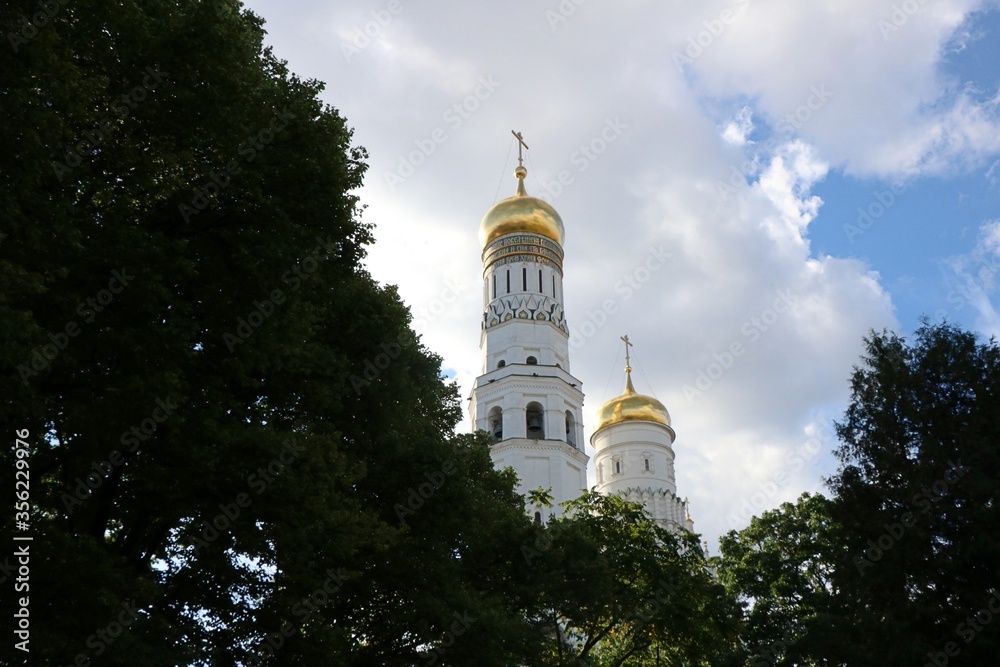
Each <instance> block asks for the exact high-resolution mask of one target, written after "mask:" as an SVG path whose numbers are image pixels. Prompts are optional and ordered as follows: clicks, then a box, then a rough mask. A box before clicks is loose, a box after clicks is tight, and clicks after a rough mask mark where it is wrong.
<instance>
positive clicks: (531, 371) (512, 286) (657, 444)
mask: <svg viewBox="0 0 1000 667" xmlns="http://www.w3.org/2000/svg"><path fill="white" fill-rule="evenodd" d="M514 136H515V137H517V140H518V144H519V146H518V166H517V169H516V170H515V171H514V176H515V177H516V178H517V191H516V193H515V194H514V196H513V197H509V198H507V199H504V200H502V201H500V202H497V203H496V204H495V205H494V206H493V207H492V208H491V209H490V210H489V211H487V213H486V215H485V216H484V217H483V220H482V223H481V224H480V227H479V240H480V243H481V245H482V260H483V317H482V322H481V332H480V341H479V348H480V351H481V353H482V368H481V375H480V376H479V377H478V378H476V381H475V384H474V386H473V389H472V396H471V399H470V405H469V410H470V417H471V422H472V425H473V428H475V429H477V430H483V431H486V432H488V433H489V434H490V435H491V436H492V438H493V445H492V448H491V455H492V458H493V463H494V465H496V466H497V467H498V468H506V467H508V466H509V467H511V468H513V469H514V470H515V472H516V473H517V475H518V478H519V480H520V491H521V493H524V494H527V493H528V492H529V491H533V490H536V489H542V490H546V489H551V491H550V493H551V496H552V502H553V506H552V507H550V508H546V507H531V508H529V511H531V512H532V513H533V514H534V518H535V519H536V520H539V521H545V520H547V519H548V516H549V515H550V514H552V513H556V514H558V513H559V512H561V511H562V509H561V508H560V507H559V503H562V502H564V501H567V500H573V499H575V498H577V497H579V496H580V495H581V493H582V492H584V491H585V490H586V489H587V488H588V484H587V464H588V462H589V461H590V457H589V456H588V455H587V453H586V451H585V447H584V440H583V423H584V422H583V385H582V383H581V382H580V380H579V379H577V378H576V377H575V376H574V375H573V374H572V372H571V369H570V359H569V328H568V326H567V324H566V316H565V311H564V305H565V304H564V300H563V284H562V281H563V241H564V238H565V227H564V225H563V221H562V218H560V217H559V214H558V213H556V211H555V209H554V208H552V206H551V205H549V204H548V203H547V202H544V201H542V200H541V199H538V198H536V197H531V196H529V195H528V193H527V191H526V190H525V186H524V179H525V177H526V176H527V174H528V171H527V169H525V167H524V160H523V155H522V153H521V150H522V148H527V146H525V145H524V142H523V140H522V139H521V136H520V134H517V133H515V135H514ZM622 340H624V341H625V354H626V362H625V363H626V366H625V389H624V392H623V393H622V394H621V395H620V396H618V397H617V398H613V399H611V400H610V401H608V402H607V403H605V404H604V405H602V406H601V408H600V410H598V412H597V419H596V422H595V427H596V428H595V429H594V433H593V435H591V437H590V444H591V447H592V448H593V450H594V459H595V461H594V463H595V466H596V476H597V490H598V491H600V492H601V493H605V494H611V493H617V494H619V495H621V496H623V497H625V498H626V499H628V500H633V501H636V502H639V503H642V504H643V505H644V506H645V507H646V509H647V511H648V512H649V513H650V514H651V515H652V517H653V518H654V520H655V521H656V522H657V523H658V524H659V525H661V526H662V527H664V528H668V529H672V530H688V531H693V529H694V525H693V523H692V521H691V516H690V514H689V513H688V508H687V501H685V500H681V498H680V497H679V496H678V495H677V485H676V482H675V478H674V450H673V443H674V439H675V437H676V436H675V433H674V430H673V428H672V427H671V425H670V415H669V413H668V412H667V409H666V408H665V407H664V406H663V404H662V403H661V402H660V401H658V400H656V399H655V398H653V397H651V396H646V395H643V394H639V393H637V392H636V391H635V389H634V388H633V386H632V376H631V372H632V369H631V367H630V365H629V363H630V362H629V348H630V347H631V345H632V344H631V342H630V341H629V340H628V337H627V336H625V337H623V339H622Z"/></svg>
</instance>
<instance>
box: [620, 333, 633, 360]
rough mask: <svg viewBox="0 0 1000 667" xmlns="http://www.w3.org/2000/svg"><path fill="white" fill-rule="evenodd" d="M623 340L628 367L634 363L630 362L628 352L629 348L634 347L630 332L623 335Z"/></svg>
mask: <svg viewBox="0 0 1000 667" xmlns="http://www.w3.org/2000/svg"><path fill="white" fill-rule="evenodd" d="M622 340H623V341H625V366H627V367H628V368H631V367H632V364H631V363H629V354H628V352H629V350H628V349H629V348H630V347H632V343H631V342H630V341H629V339H628V334H626V335H624V336H622Z"/></svg>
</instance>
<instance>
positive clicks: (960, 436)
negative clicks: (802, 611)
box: [830, 322, 1000, 666]
mask: <svg viewBox="0 0 1000 667" xmlns="http://www.w3.org/2000/svg"><path fill="white" fill-rule="evenodd" d="M866 344H867V356H866V358H865V360H864V362H865V363H864V366H863V367H861V368H857V369H855V371H854V375H853V377H852V379H851V388H852V393H853V399H852V402H851V405H850V407H849V408H848V411H847V414H846V416H845V419H844V422H843V423H842V424H839V425H838V436H839V438H840V440H841V443H842V444H841V445H840V447H839V448H838V450H837V455H838V457H839V458H840V460H841V462H842V465H841V468H840V470H839V471H838V473H837V475H836V476H835V477H834V478H833V479H832V480H831V482H830V487H831V489H832V490H833V491H834V492H835V493H836V494H837V498H836V502H835V503H834V506H833V509H832V515H833V518H834V520H835V521H836V522H837V523H838V524H839V525H840V526H842V529H843V532H842V535H843V537H842V540H843V543H844V545H845V547H846V551H845V553H846V555H847V556H848V558H847V559H846V561H845V562H842V563H841V565H840V567H838V573H839V575H840V577H841V580H842V585H843V587H844V588H845V589H846V590H849V591H850V592H851V602H852V607H853V608H854V610H855V613H856V614H857V619H858V621H857V624H856V625H857V628H856V629H857V635H856V637H854V638H853V641H855V642H857V644H858V646H859V654H860V655H863V656H864V659H863V661H862V660H859V661H857V662H856V663H855V664H872V665H876V664H878V665H904V664H905V665H913V664H935V665H938V666H940V665H943V664H945V663H948V664H959V665H981V664H988V663H990V662H992V661H993V660H995V657H996V656H997V655H998V654H1000V633H998V632H997V629H996V626H995V625H989V624H988V622H987V619H988V617H991V616H993V613H994V611H1000V597H998V590H1000V589H998V585H997V582H998V581H1000V498H998V493H1000V450H998V448H997V442H1000V347H998V346H997V344H996V342H995V341H993V340H990V341H988V342H982V341H979V340H977V338H976V336H975V335H974V334H973V333H970V332H967V331H962V330H960V329H958V328H957V327H955V326H953V325H950V324H947V323H942V324H934V325H932V324H929V323H926V322H925V323H924V325H923V326H922V327H921V328H920V329H918V330H917V332H916V335H915V337H914V340H913V341H912V342H908V341H906V340H905V339H904V338H902V337H900V336H897V335H895V334H892V333H888V332H883V333H881V334H872V335H871V336H870V337H869V338H868V339H867V340H866ZM991 605H992V610H991V609H990V606H991ZM983 610H986V611H985V612H984V611H983ZM977 615H978V616H977Z"/></svg>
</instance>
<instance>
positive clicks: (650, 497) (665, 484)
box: [590, 420, 694, 532]
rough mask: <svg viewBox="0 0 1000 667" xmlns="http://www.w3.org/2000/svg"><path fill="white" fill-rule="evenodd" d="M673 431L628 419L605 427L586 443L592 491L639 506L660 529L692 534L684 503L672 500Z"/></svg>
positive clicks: (674, 487) (674, 486)
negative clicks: (590, 457)
mask: <svg viewBox="0 0 1000 667" xmlns="http://www.w3.org/2000/svg"><path fill="white" fill-rule="evenodd" d="M674 438H675V434H674V430H673V429H672V428H671V427H670V426H667V425H665V424H661V423H658V422H655V421H646V420H628V421H620V422H615V423H611V424H608V425H607V426H604V427H602V428H600V429H598V430H597V431H596V432H595V433H594V434H593V435H592V436H591V438H590V444H591V445H592V446H593V447H594V450H595V453H594V462H595V464H596V467H597V490H598V491H599V492H601V493H603V494H606V495H610V494H618V495H620V496H622V497H623V498H625V499H626V500H631V501H634V502H638V503H641V504H643V505H644V506H645V507H646V511H648V512H649V513H650V515H652V517H653V519H654V520H655V521H656V522H657V524H659V525H660V526H661V527H663V528H668V529H671V530H677V529H679V528H683V529H685V530H688V531H691V532H693V531H694V523H693V522H692V521H691V516H690V514H689V513H688V506H687V501H686V500H683V499H681V498H680V497H679V496H678V495H677V482H676V479H675V476H674V450H673V443H674Z"/></svg>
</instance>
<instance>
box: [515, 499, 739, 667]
mask: <svg viewBox="0 0 1000 667" xmlns="http://www.w3.org/2000/svg"><path fill="white" fill-rule="evenodd" d="M566 508H567V513H566V514H565V515H563V516H561V517H558V518H553V519H550V521H549V523H548V524H547V525H545V526H537V527H536V531H537V537H536V539H535V541H534V543H532V544H528V545H526V546H525V548H524V558H525V561H526V562H527V563H529V566H530V567H531V568H532V570H533V572H534V574H535V576H536V578H537V579H536V580H537V581H538V582H539V583H540V590H541V595H540V598H539V607H538V608H537V609H536V611H535V614H534V620H535V622H536V624H537V626H538V627H539V629H540V630H541V631H542V632H543V633H544V635H545V637H546V638H547V641H546V648H545V649H544V651H543V654H542V658H541V659H540V661H539V662H538V663H537V664H543V665H559V666H561V665H583V664H595V665H602V666H609V667H610V666H615V667H620V666H621V665H647V664H649V665H652V664H655V660H656V659H657V656H658V655H659V656H660V658H662V660H663V661H664V662H663V664H682V663H683V664H689V665H700V664H710V661H711V660H712V658H713V657H714V656H716V655H718V654H719V653H724V652H725V651H727V650H728V647H729V645H730V644H732V643H733V642H734V641H735V632H736V625H735V619H736V606H735V603H734V601H733V599H732V598H730V597H729V596H727V595H726V593H725V591H724V589H723V588H722V586H721V585H719V584H718V583H717V582H716V581H715V580H714V578H713V576H712V574H711V572H710V571H709V569H708V566H707V563H706V562H705V558H704V555H703V554H702V552H701V549H700V547H699V545H698V540H697V537H696V536H694V535H682V536H676V535H674V534H673V533H671V532H670V531H667V530H665V529H663V528H660V527H659V526H657V525H656V523H655V522H654V521H653V520H652V519H651V518H650V517H649V515H648V514H647V513H646V511H645V509H644V508H643V507H642V506H641V505H639V504H637V503H632V502H629V501H626V500H624V499H622V498H620V497H618V496H604V495H601V494H599V493H597V492H596V491H590V492H588V493H586V494H584V495H583V496H581V497H580V498H579V499H577V500H575V501H571V502H569V503H567V504H566ZM678 661H680V662H678Z"/></svg>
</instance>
